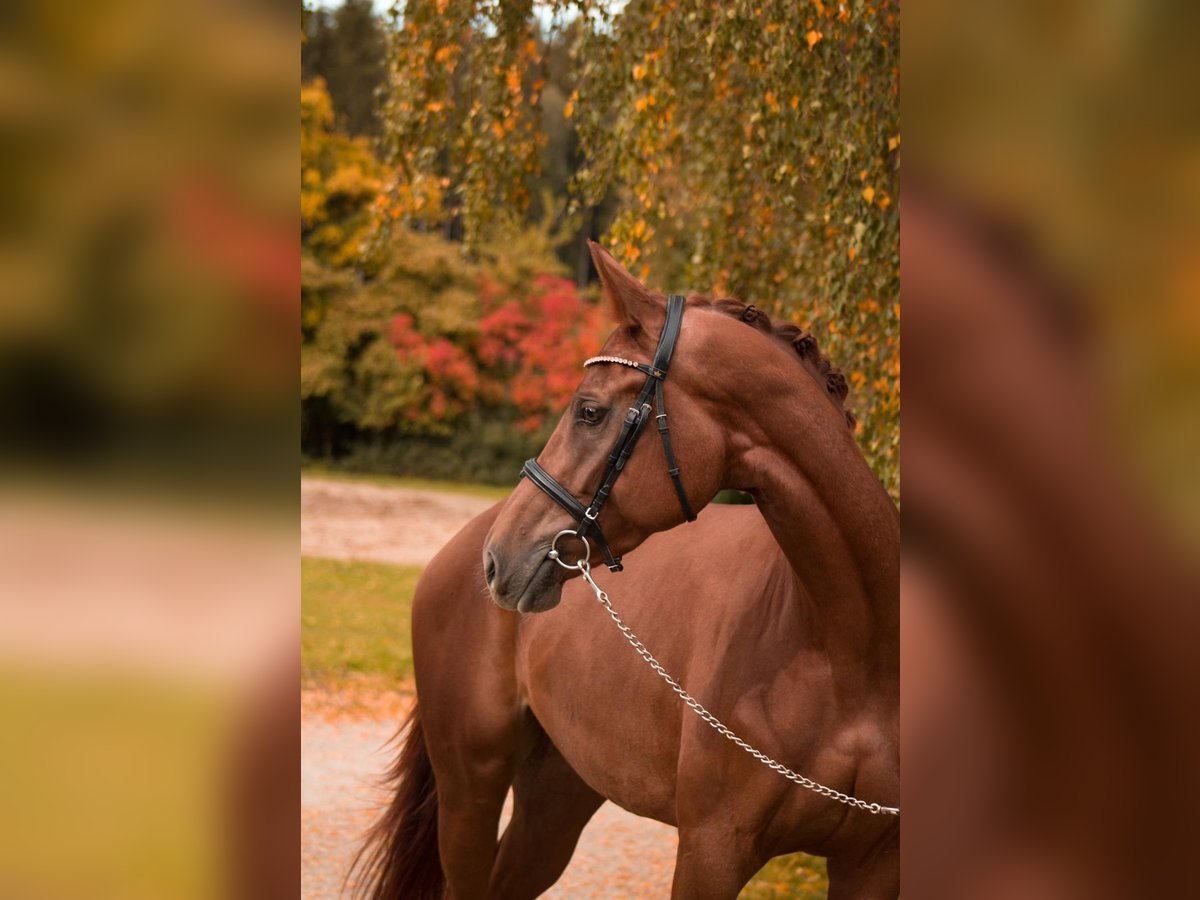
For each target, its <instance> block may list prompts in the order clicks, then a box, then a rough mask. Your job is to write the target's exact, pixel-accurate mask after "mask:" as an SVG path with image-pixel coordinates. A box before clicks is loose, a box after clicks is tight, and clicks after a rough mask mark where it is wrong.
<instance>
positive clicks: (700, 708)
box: [578, 557, 900, 816]
mask: <svg viewBox="0 0 1200 900" xmlns="http://www.w3.org/2000/svg"><path fill="white" fill-rule="evenodd" d="M578 567H579V570H580V574H582V575H583V580H584V581H586V582H587V583H588V585H589V586H590V587H591V589H592V591H593V593H595V595H596V599H597V600H598V601H599V602H600V605H601V606H603V607H604V609H605V610H606V611H607V612H608V615H609V616H610V617H611V618H612V620H613V621H614V622H615V623H616V625H617V627H618V628H619V629H621V633H622V634H624V635H625V640H627V641H629V645H630V646H631V647H633V649H634V650H636V651H637V652H638V655H639V656H640V657H641V658H642V659H644V660H645V661H646V662H647V664H649V666H650V668H652V669H653V670H654V671H655V672H657V673H658V675H659V677H660V678H662V680H663V681H665V682H666V683H667V684H668V685H669V686H670V688H671V690H673V691H674V692H675V693H676V694H678V695H679V698H680V699H681V700H683V702H684V703H685V704H687V706H688V707H689V708H690V709H691V710H692V712H694V713H695V714H696V715H698V716H699V717H700V718H701V719H703V720H704V721H705V722H707V723H708V724H709V725H710V726H712V728H713V730H715V731H716V732H717V733H718V734H720V735H722V736H723V737H725V738H728V739H729V740H730V741H732V742H733V743H735V744H737V745H738V746H739V747H741V748H742V749H743V750H745V751H746V752H747V753H749V754H750V755H751V756H753V757H754V758H755V759H757V760H758V761H759V762H760V763H762V764H763V765H764V766H766V767H767V768H769V769H773V770H775V771H776V772H778V773H779V774H780V775H782V776H783V777H784V778H787V779H788V780H789V781H794V782H795V783H796V784H798V785H800V786H801V787H804V788H807V789H808V790H810V791H812V792H814V793H817V794H820V795H821V796H823V797H828V798H830V799H831V800H836V801H837V802H838V803H844V804H846V805H847V806H853V807H856V808H858V809H861V810H864V811H866V812H869V813H872V814H873V815H881V814H882V815H890V816H898V815H900V808H899V807H898V806H881V805H880V804H878V803H867V802H866V801H865V800H859V799H858V798H857V797H851V796H850V795H849V794H843V793H842V792H841V791H838V790H834V789H833V788H831V787H827V786H826V785H823V784H821V783H820V782H817V781H813V780H812V779H811V778H806V777H805V776H803V775H801V774H799V773H798V772H793V771H792V770H791V769H789V768H788V767H787V766H785V765H784V764H783V763H781V762H776V761H775V760H773V759H771V757H769V756H767V755H766V754H765V753H763V752H761V751H759V750H756V749H755V748H754V747H752V746H750V745H749V744H747V743H746V742H745V741H743V740H742V739H741V738H740V737H738V736H737V735H736V734H734V733H733V732H732V731H730V730H729V728H727V727H726V726H725V724H724V723H723V722H722V721H721V720H720V719H718V718H717V717H716V716H714V715H713V714H712V713H710V712H709V711H708V710H707V709H705V708H704V705H703V704H702V703H701V702H700V701H699V700H697V699H696V698H695V697H693V696H692V695H691V694H689V693H688V692H687V691H685V690H684V689H683V686H682V685H681V684H680V683H679V682H678V681H676V680H675V679H674V678H673V677H671V674H670V673H669V672H668V671H667V670H666V669H664V668H663V667H662V664H661V663H660V662H659V661H658V660H657V659H655V658H654V655H653V654H652V653H651V652H650V651H649V650H647V649H646V645H645V644H643V643H642V642H641V641H640V640H639V639H638V636H637V635H636V634H634V633H633V629H631V628H630V627H629V626H628V625H626V624H625V620H624V619H622V618H621V616H620V614H618V613H617V611H616V610H615V609H613V606H612V603H611V602H610V601H609V599H608V594H606V593H605V592H604V591H603V589H601V587H600V585H598V584H596V582H595V580H594V579H593V578H592V567H591V566H590V565H588V561H587V558H586V557H585V558H583V559H581V560H579V563H578Z"/></svg>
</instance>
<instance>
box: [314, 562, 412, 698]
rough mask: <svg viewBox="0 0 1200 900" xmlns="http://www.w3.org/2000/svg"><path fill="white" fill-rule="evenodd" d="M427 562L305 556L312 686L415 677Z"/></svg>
mask: <svg viewBox="0 0 1200 900" xmlns="http://www.w3.org/2000/svg"><path fill="white" fill-rule="evenodd" d="M420 575H421V567H420V566H394V565H388V564H387V563H368V562H347V561H344V560H337V559H320V558H316V557H303V558H301V560H300V591H301V599H300V623H301V627H300V660H301V671H302V677H303V681H304V683H305V684H306V685H309V686H320V687H331V688H334V687H346V686H350V685H371V686H378V687H395V686H396V685H397V684H399V683H401V682H405V681H408V680H410V679H411V678H412V634H411V612H412V597H413V591H414V589H415V588H416V586H417V579H418V578H419V577H420Z"/></svg>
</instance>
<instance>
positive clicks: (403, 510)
mask: <svg viewBox="0 0 1200 900" xmlns="http://www.w3.org/2000/svg"><path fill="white" fill-rule="evenodd" d="M495 502H496V501H495V500H491V499H488V498H486V497H472V496H470V495H467V494H446V493H440V492H438V491H425V490H414V489H411V488H394V487H380V486H378V485H373V484H359V483H354V482H346V481H332V480H327V479H323V478H310V477H305V478H301V479H300V516H301V518H300V553H301V554H302V555H304V556H327V557H331V558H333V559H356V560H363V561H368V562H370V561H374V562H386V563H396V564H398V565H417V566H423V565H425V563H427V562H429V560H431V559H432V558H433V556H434V554H435V553H437V552H438V550H440V549H442V545H444V544H445V543H446V541H448V540H450V538H451V537H453V536H454V534H455V533H456V532H457V531H458V530H459V529H460V528H462V527H463V525H465V524H466V523H467V522H469V521H470V520H471V519H473V518H475V516H477V515H479V513H481V512H483V511H484V510H485V509H487V508H488V507H490V506H491V505H492V504H493V503H495Z"/></svg>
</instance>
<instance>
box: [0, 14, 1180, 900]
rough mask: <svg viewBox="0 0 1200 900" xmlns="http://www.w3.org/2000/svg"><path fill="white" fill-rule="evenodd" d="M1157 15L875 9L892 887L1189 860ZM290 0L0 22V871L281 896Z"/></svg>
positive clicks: (918, 891)
mask: <svg viewBox="0 0 1200 900" xmlns="http://www.w3.org/2000/svg"><path fill="white" fill-rule="evenodd" d="M1189 14H1190V15H1195V12H1194V11H1191V10H1183V9H1182V8H1181V7H1178V6H1174V7H1171V6H1168V5H1166V4H1159V3H1139V4H1129V3H1126V4H1110V5H1108V6H1105V7H1099V8H1092V9H1091V10H1089V11H1087V12H1084V11H1082V10H1080V9H1075V8H1071V9H1067V8H1064V7H1062V6H1060V5H1058V4H1048V5H1047V4H1035V5H1028V4H1027V5H1023V6H1022V5H1018V6H1008V7H1003V8H1001V7H997V6H995V5H994V4H957V5H954V6H953V7H951V6H948V5H946V4H941V3H931V2H927V0H925V2H918V3H915V4H912V5H910V6H908V7H906V9H905V22H904V60H903V64H904V85H905V88H904V90H905V96H904V107H905V121H906V124H905V141H904V148H905V149H904V154H905V156H906V160H905V162H906V165H907V167H908V170H909V171H910V172H915V171H917V169H918V167H919V169H920V171H921V172H922V176H921V178H920V180H919V181H913V182H909V184H907V185H906V186H905V188H904V191H903V196H902V206H903V211H902V216H903V231H904V234H903V240H904V259H903V273H902V274H903V279H904V307H905V319H904V322H905V324H904V340H905V363H906V368H907V370H908V387H909V391H908V394H907V396H906V397H905V407H904V425H905V442H904V452H903V474H904V476H905V491H904V512H905V547H906V553H907V556H906V570H905V576H904V577H905V583H904V586H903V594H904V614H905V622H904V648H905V661H904V666H905V669H904V690H905V695H906V696H905V698H904V710H905V733H904V738H905V782H904V790H905V798H904V802H905V808H906V817H905V821H904V829H905V835H904V854H905V856H904V877H905V882H906V892H907V893H909V894H910V895H913V896H920V897H941V896H946V897H1013V896H1022V897H1025V896H1029V897H1032V896H1046V897H1076V896H1078V897H1104V896H1178V895H1181V894H1183V893H1184V892H1189V891H1190V890H1191V885H1192V884H1193V882H1194V876H1193V872H1192V870H1191V866H1192V864H1191V861H1190V852H1191V849H1192V847H1194V845H1195V838H1196V837H1197V834H1196V832H1197V825H1196V822H1195V817H1194V816H1193V815H1192V813H1191V810H1192V808H1193V806H1194V804H1195V803H1196V801H1197V799H1198V798H1200V785H1198V784H1197V781H1198V772H1197V764H1196V760H1197V759H1200V736H1198V735H1197V733H1196V731H1197V728H1196V721H1195V715H1194V707H1195V701H1194V698H1195V695H1196V687H1197V685H1198V683H1200V678H1198V675H1200V672H1197V666H1198V664H1197V659H1198V657H1197V654H1196V653H1195V651H1194V644H1195V636H1196V624H1197V622H1196V619H1197V597H1198V596H1200V591H1198V590H1197V587H1196V585H1197V581H1196V576H1195V556H1196V550H1197V548H1198V547H1200V528H1198V527H1197V525H1198V523H1200V511H1198V504H1197V502H1196V501H1197V498H1200V471H1198V470H1197V467H1196V466H1195V460H1196V459H1200V424H1198V417H1197V415H1196V409H1197V403H1196V387H1197V383H1198V381H1200V376H1198V372H1197V367H1198V365H1200V352H1198V348H1200V314H1198V310H1200V302H1198V294H1200V269H1198V268H1197V264H1198V260H1200V257H1197V255H1196V252H1195V248H1196V247H1198V246H1200V220H1198V216H1197V213H1198V211H1200V202H1198V200H1200V197H1198V196H1197V195H1198V194H1200V181H1198V180H1197V171H1200V168H1198V166H1197V160H1200V140H1198V138H1200V135H1198V134H1197V126H1198V123H1200V114H1197V110H1196V109H1195V104H1196V96H1195V92H1194V91H1191V86H1192V85H1194V84H1196V83H1197V82H1198V79H1197V77H1196V76H1197V74H1198V73H1197V72H1196V71H1195V68H1196V65H1197V57H1196V55H1195V54H1194V52H1192V48H1191V46H1190V41H1191V37H1192V35H1194V34H1195V32H1196V29H1195V27H1194V24H1195V23H1189V22H1187V21H1184V20H1183V17H1184V16H1185V15H1189ZM292 15H293V12H292V11H291V10H290V8H289V11H288V12H287V13H286V14H285V15H283V16H281V17H277V16H276V15H275V14H273V13H271V14H268V13H267V12H265V11H263V10H260V9H259V7H257V6H255V5H253V4H250V5H247V4H236V5H234V4H221V3H217V4H212V3H208V4H202V5H201V4H192V3H184V4H168V5H162V4H148V3H144V2H140V0H126V2H117V3H113V4H105V5H100V6H82V7H81V6H79V5H77V4H72V5H71V6H70V7H68V6H66V5H65V4H59V3H53V2H51V3H42V4H25V5H21V6H18V7H15V8H13V9H11V10H7V11H6V13H5V18H6V26H8V27H6V28H5V29H4V32H3V33H4V37H3V39H2V40H3V52H2V55H0V110H2V112H0V115H3V116H4V118H5V122H6V125H7V126H8V133H9V134H10V135H12V136H13V137H11V138H10V139H9V140H8V141H7V142H6V145H5V152H6V166H5V192H4V205H3V219H2V222H0V224H2V226H3V244H2V249H0V265H2V266H3V275H4V277H3V279H2V284H3V287H2V288H0V298H2V300H0V417H2V422H3V425H2V433H3V439H2V441H0V449H2V454H3V463H4V466H3V474H4V480H3V486H2V487H0V491H2V493H0V529H2V532H0V547H3V550H0V554H2V556H0V717H2V720H3V721H4V725H5V734H6V738H7V739H6V740H5V741H4V745H3V749H2V750H0V773H2V774H0V894H3V895H6V896H8V895H18V896H29V897H42V896H51V895H55V896H62V895H76V894H87V895H89V896H100V897H105V896H108V897H122V898H129V897H135V898H136V897H143V896H145V897H149V896H178V897H190V896H197V897H198V896H212V895H214V894H215V895H218V896H219V895H224V894H229V895H242V896H253V897H270V896H276V895H280V896H295V894H296V893H297V888H298V867H297V866H296V864H295V863H296V854H297V848H296V841H295V834H296V831H295V826H296V821H297V808H298V790H297V787H298V784H299V771H298V765H299V761H298V753H297V748H296V733H297V728H296V725H297V704H296V691H295V685H296V681H297V679H296V675H297V670H298V666H297V651H296V647H297V604H296V595H297V589H298V588H297V571H296V564H295V511H296V480H295V474H296V462H297V453H296V449H295V436H296V433H297V427H296V423H297V416H296V403H295V394H294V387H295V371H296V363H297V352H296V345H295V335H296V332H297V324H298V321H297V309H296V306H297V299H298V285H299V261H298V251H297V249H296V241H295V220H296V209H295V198H294V189H295V172H296V163H297V161H298V152H297V148H296V125H295V113H296V106H295V81H294V78H295V68H296V65H295V63H296V45H295V22H294V20H293V18H292ZM997 222H1002V223H1008V225H1009V226H1012V225H1014V223H1015V227H1006V228H1002V229H997V228H994V227H992V226H993V225H994V223H997ZM1014 238H1015V239H1014ZM1059 285H1067V286H1069V288H1070V289H1069V290H1064V289H1060V288H1059V287H1057V286H1059Z"/></svg>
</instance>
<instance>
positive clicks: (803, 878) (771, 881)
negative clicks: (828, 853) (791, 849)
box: [738, 853, 829, 900]
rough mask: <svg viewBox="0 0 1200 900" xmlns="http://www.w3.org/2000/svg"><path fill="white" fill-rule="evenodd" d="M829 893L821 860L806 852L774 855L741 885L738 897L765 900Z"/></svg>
mask: <svg viewBox="0 0 1200 900" xmlns="http://www.w3.org/2000/svg"><path fill="white" fill-rule="evenodd" d="M828 893H829V876H828V875H827V874H826V872H825V860H823V859H820V858H819V857H816V856H809V855H808V854H807V853H792V854H789V855H788V856H777V857H775V858H774V859H773V860H771V861H770V862H769V863H767V864H766V865H765V866H763V867H762V868H761V869H759V871H758V874H757V875H755V876H754V878H753V879H751V881H750V883H749V884H748V885H746V886H745V887H744V888H742V892H741V893H740V894H738V898H739V900H767V898H769V897H770V898H776V897H799V898H805V900H807V898H812V900H816V898H823V897H825V896H827V895H828Z"/></svg>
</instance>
